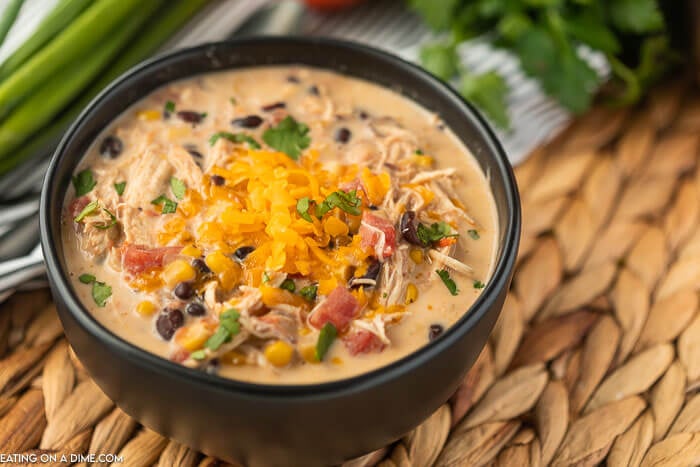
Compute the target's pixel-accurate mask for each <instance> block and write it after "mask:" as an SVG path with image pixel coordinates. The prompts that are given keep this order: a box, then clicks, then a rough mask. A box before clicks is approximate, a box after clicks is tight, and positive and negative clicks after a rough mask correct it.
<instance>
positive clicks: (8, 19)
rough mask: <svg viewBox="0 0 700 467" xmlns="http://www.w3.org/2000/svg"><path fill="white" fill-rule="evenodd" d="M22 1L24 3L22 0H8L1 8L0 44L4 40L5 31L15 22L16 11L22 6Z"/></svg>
mask: <svg viewBox="0 0 700 467" xmlns="http://www.w3.org/2000/svg"><path fill="white" fill-rule="evenodd" d="M22 3H24V0H10V2H9V3H8V5H7V6H6V7H5V9H4V10H3V12H2V17H1V18H0V44H2V42H3V41H4V40H5V36H7V32H8V31H9V30H10V28H11V27H12V25H13V24H14V23H15V19H17V13H19V10H20V8H22Z"/></svg>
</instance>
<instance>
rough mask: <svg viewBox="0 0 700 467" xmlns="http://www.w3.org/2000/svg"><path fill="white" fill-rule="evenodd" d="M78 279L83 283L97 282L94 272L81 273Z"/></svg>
mask: <svg viewBox="0 0 700 467" xmlns="http://www.w3.org/2000/svg"><path fill="white" fill-rule="evenodd" d="M78 280H79V281H80V282H82V283H83V284H92V283H93V282H95V280H96V279H95V276H93V275H92V274H87V273H86V274H81V275H80V276H78Z"/></svg>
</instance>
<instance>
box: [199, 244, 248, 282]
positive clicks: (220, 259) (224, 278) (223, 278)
mask: <svg viewBox="0 0 700 467" xmlns="http://www.w3.org/2000/svg"><path fill="white" fill-rule="evenodd" d="M204 262H205V263H207V266H209V269H211V270H212V271H213V272H214V273H215V274H216V275H217V276H218V278H219V282H220V283H221V286H222V287H223V288H224V289H228V290H230V289H232V288H233V287H234V286H235V285H236V284H237V283H238V281H239V280H240V278H241V274H242V272H241V268H240V266H239V265H238V264H236V263H235V262H234V261H233V260H232V259H231V258H229V257H228V256H226V255H225V254H223V253H222V252H221V251H215V252H213V253H209V254H208V255H207V257H206V258H204Z"/></svg>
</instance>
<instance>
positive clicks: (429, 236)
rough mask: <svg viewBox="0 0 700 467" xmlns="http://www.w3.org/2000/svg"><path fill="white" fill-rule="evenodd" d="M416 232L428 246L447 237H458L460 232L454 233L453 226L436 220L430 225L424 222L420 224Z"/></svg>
mask: <svg viewBox="0 0 700 467" xmlns="http://www.w3.org/2000/svg"><path fill="white" fill-rule="evenodd" d="M416 233H417V234H418V238H419V239H420V241H421V242H423V245H425V246H428V245H430V244H432V243H435V242H437V241H438V240H442V239H443V238H446V237H457V236H458V234H453V233H452V227H450V225H449V224H448V223H446V222H434V223H433V224H431V225H430V227H426V226H425V225H423V224H418V226H417V227H416Z"/></svg>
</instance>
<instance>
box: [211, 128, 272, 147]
mask: <svg viewBox="0 0 700 467" xmlns="http://www.w3.org/2000/svg"><path fill="white" fill-rule="evenodd" d="M220 138H224V139H227V140H229V141H231V142H232V143H248V146H250V147H251V148H252V149H260V143H258V142H257V141H256V140H255V138H253V137H252V136H250V135H247V134H245V133H229V132H228V131H218V132H216V133H214V134H213V135H211V137H210V138H209V145H210V146H214V144H216V142H217V141H218V140H219V139H220Z"/></svg>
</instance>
